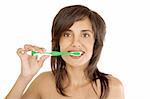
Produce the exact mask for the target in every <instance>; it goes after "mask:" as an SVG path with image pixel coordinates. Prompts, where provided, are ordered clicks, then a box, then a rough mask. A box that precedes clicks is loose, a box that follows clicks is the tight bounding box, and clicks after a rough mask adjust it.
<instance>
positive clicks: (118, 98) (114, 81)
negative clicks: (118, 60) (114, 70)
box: [108, 75, 124, 99]
mask: <svg viewBox="0 0 150 99" xmlns="http://www.w3.org/2000/svg"><path fill="white" fill-rule="evenodd" d="M108 79H109V88H110V92H109V95H108V99H124V88H123V84H122V82H121V81H120V80H119V79H118V78H116V77H114V76H112V75H109V76H108Z"/></svg>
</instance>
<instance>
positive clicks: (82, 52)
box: [68, 50, 85, 57]
mask: <svg viewBox="0 0 150 99" xmlns="http://www.w3.org/2000/svg"><path fill="white" fill-rule="evenodd" d="M68 52H81V55H80V56H72V55H70V56H72V57H81V56H82V55H83V54H84V53H85V51H82V50H69V51H68Z"/></svg>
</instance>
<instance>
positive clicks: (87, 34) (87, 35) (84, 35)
mask: <svg viewBox="0 0 150 99" xmlns="http://www.w3.org/2000/svg"><path fill="white" fill-rule="evenodd" d="M82 37H85V38H87V37H90V34H89V33H83V34H82Z"/></svg>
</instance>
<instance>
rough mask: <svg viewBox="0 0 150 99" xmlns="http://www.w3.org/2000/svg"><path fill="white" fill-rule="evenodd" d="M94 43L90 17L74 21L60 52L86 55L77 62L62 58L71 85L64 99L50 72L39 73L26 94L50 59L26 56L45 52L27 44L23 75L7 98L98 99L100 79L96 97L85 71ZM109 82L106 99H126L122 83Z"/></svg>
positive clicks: (23, 52) (22, 53) (23, 53)
mask: <svg viewBox="0 0 150 99" xmlns="http://www.w3.org/2000/svg"><path fill="white" fill-rule="evenodd" d="M87 42H89V43H87ZM93 44H94V33H93V31H92V26H91V22H90V20H89V19H88V18H85V19H84V20H81V21H77V22H75V23H74V24H73V25H72V26H71V27H70V29H69V30H68V31H67V32H66V33H64V34H63V35H62V37H61V39H60V50H61V51H68V50H74V49H75V50H77V49H78V50H79V49H80V50H84V51H85V54H84V55H83V56H82V57H81V58H78V59H74V58H72V57H71V56H69V55H66V56H65V55H64V56H62V58H63V60H64V61H65V62H66V70H67V71H68V75H69V78H70V85H69V87H67V89H66V90H65V91H66V94H67V95H69V96H70V97H64V96H62V95H60V94H59V93H58V92H57V90H56V86H55V84H56V83H55V80H54V76H53V74H52V73H51V72H45V73H42V74H40V75H39V76H38V77H37V78H36V79H35V80H34V81H33V82H32V84H31V85H30V86H29V88H28V89H27V91H26V92H25V93H24V90H25V88H26V87H27V85H28V84H29V82H30V81H31V80H32V78H33V77H34V76H35V75H36V74H37V72H38V71H39V70H40V68H41V67H42V65H43V63H44V61H45V60H46V59H47V58H48V56H41V57H40V59H39V60H38V59H37V57H36V56H30V55H28V54H27V52H28V51H31V50H35V51H38V52H40V53H43V52H44V51H45V49H44V48H41V47H37V46H33V45H29V44H27V45H25V46H24V48H19V49H18V51H17V54H18V56H19V57H20V59H21V73H20V75H19V77H18V79H17V81H16V83H15V85H14V86H13V88H12V89H11V91H10V92H9V93H8V95H7V96H6V98H5V99H99V96H100V93H101V91H100V82H99V80H97V84H98V86H97V87H96V85H94V88H95V90H96V92H97V94H95V92H94V90H93V88H92V86H91V83H90V81H89V79H88V78H87V77H85V75H84V68H85V67H87V66H88V63H89V60H90V58H91V56H92V52H93ZM108 79H109V82H110V85H109V86H110V92H109V95H108V98H107V99H124V95H123V93H124V92H123V86H122V84H121V82H120V81H119V80H118V79H117V78H115V77H113V76H108ZM64 82H65V84H67V83H68V81H67V80H65V81H64Z"/></svg>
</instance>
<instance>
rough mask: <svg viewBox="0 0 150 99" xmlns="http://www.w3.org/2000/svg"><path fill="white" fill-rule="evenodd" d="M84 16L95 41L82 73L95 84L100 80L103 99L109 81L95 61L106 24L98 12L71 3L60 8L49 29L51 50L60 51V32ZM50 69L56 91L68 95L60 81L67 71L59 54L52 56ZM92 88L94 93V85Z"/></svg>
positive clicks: (103, 98)
mask: <svg viewBox="0 0 150 99" xmlns="http://www.w3.org/2000/svg"><path fill="white" fill-rule="evenodd" d="M85 17H88V18H89V19H90V21H91V24H92V29H93V31H94V38H95V42H94V48H93V55H92V57H91V59H90V62H89V65H88V66H87V67H86V68H85V70H84V73H85V74H87V75H86V76H87V77H88V78H89V79H90V81H92V82H94V83H95V84H96V86H97V82H96V81H97V80H99V81H100V82H99V83H100V85H101V87H100V88H101V89H100V90H101V94H100V99H105V98H106V97H107V94H108V92H109V82H108V78H107V74H104V73H102V72H100V71H99V70H98V68H97V63H98V60H99V58H100V54H101V50H102V47H103V40H104V37H105V33H106V25H105V22H104V20H103V18H102V17H101V16H100V15H99V14H98V13H96V12H94V11H92V10H90V9H89V8H87V7H85V6H83V5H72V6H67V7H64V8H62V9H61V10H60V11H59V12H58V14H57V15H56V16H55V18H54V20H53V25H52V31H51V32H52V50H57V51H60V46H59V40H60V37H61V35H62V33H63V32H64V31H66V30H68V29H69V28H70V27H71V26H72V25H73V24H74V22H76V21H79V20H82V19H84V18H85ZM51 69H52V72H53V74H54V76H55V81H56V89H57V92H58V93H60V94H61V95H63V96H68V95H66V93H65V90H64V89H65V88H64V86H63V83H62V82H63V81H64V79H65V78H66V77H68V73H67V71H66V69H65V61H64V60H63V59H62V58H61V57H60V56H57V57H55V56H52V57H51ZM91 84H92V83H91ZM92 87H93V84H92ZM93 90H94V92H95V93H96V91H95V89H94V87H93ZM96 94H97V93H96Z"/></svg>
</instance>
